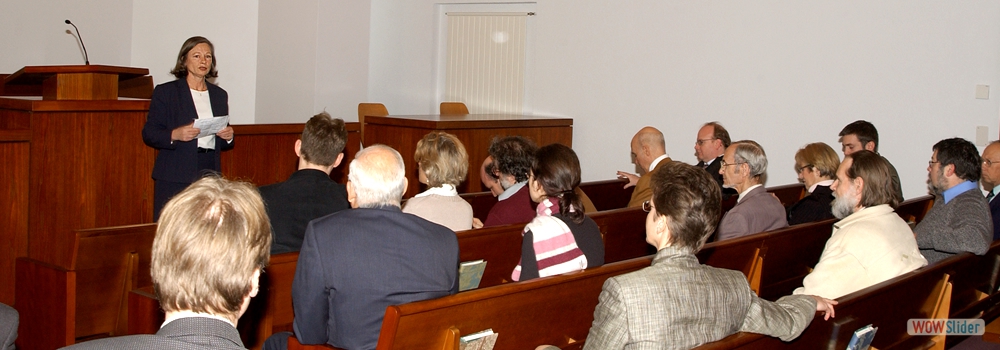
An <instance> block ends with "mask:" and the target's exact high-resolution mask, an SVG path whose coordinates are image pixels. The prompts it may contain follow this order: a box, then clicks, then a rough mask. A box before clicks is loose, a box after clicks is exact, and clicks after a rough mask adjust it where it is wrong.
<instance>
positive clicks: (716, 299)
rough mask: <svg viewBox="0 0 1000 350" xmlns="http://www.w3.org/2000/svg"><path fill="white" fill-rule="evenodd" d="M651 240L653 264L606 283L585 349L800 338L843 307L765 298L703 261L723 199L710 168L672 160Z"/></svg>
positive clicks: (659, 182) (656, 198)
mask: <svg viewBox="0 0 1000 350" xmlns="http://www.w3.org/2000/svg"><path fill="white" fill-rule="evenodd" d="M650 182H651V186H652V188H653V195H652V198H651V199H650V201H649V206H648V207H647V208H649V209H650V210H649V215H648V217H647V218H646V242H649V243H650V244H652V245H654V246H656V248H657V252H656V257H654V258H653V264H652V265H651V266H650V267H647V268H644V269H642V270H639V271H636V272H632V273H627V274H624V275H619V276H615V277H611V278H608V279H607V280H606V281H605V282H604V287H603V289H602V291H601V296H600V298H599V304H598V305H597V309H596V310H594V323H593V325H592V326H591V328H590V334H589V335H588V336H587V341H586V343H584V349H602V350H603V349H626V348H628V349H632V348H643V349H667V348H670V349H688V348H692V347H695V346H698V345H701V344H704V343H707V342H711V341H716V340H719V339H722V338H724V337H726V336H728V335H730V334H733V333H736V332H754V333H762V334H766V335H770V336H775V337H779V338H781V339H782V340H785V341H789V340H792V339H795V338H796V337H798V336H799V334H801V333H802V331H803V330H804V329H805V328H806V326H808V325H809V323H810V322H811V321H812V319H813V316H814V315H815V311H822V312H824V313H825V314H826V317H825V318H826V319H829V318H830V317H833V311H834V310H833V305H836V304H837V302H836V301H833V300H827V299H823V298H820V297H815V296H802V295H795V296H785V297H782V298H781V299H778V301H776V302H771V301H767V300H764V299H761V298H759V297H757V295H756V294H754V292H753V291H751V290H750V285H749V284H748V283H747V279H746V276H744V275H743V274H742V273H740V272H739V271H733V270H725V269H719V268H714V267H710V266H706V265H702V264H700V263H698V257H697V256H695V253H697V252H698V250H700V249H701V247H702V245H704V244H705V240H707V239H708V237H709V236H710V235H711V234H712V232H713V231H715V223H716V220H718V217H719V210H720V206H721V204H720V202H721V201H722V195H721V191H720V190H719V185H718V184H717V183H716V182H715V180H714V179H712V177H711V176H709V174H708V173H706V172H705V170H703V169H701V168H698V167H695V166H692V165H688V164H684V163H681V162H669V163H668V164H666V165H664V166H663V167H662V168H660V170H658V171H657V172H656V173H655V174H653V177H652V179H651V181H650Z"/></svg>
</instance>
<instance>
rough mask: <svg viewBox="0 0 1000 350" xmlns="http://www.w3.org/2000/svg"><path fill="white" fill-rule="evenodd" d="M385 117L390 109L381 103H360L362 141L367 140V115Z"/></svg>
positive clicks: (359, 121) (359, 114) (359, 116)
mask: <svg viewBox="0 0 1000 350" xmlns="http://www.w3.org/2000/svg"><path fill="white" fill-rule="evenodd" d="M368 115H371V116H377V117H384V116H387V115H389V110H388V109H386V108H385V105H383V104H381V103H359V104H358V124H360V125H361V143H362V144H364V143H366V142H365V116H368Z"/></svg>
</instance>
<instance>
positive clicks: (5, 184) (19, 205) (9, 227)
mask: <svg viewBox="0 0 1000 350" xmlns="http://www.w3.org/2000/svg"><path fill="white" fill-rule="evenodd" d="M29 139H30V133H29V132H27V131H26V130H0V160H2V162H3V165H0V213H3V215H0V281H14V278H15V276H14V265H15V264H14V262H15V261H16V259H17V258H20V257H26V256H28V163H29V144H28V140H29ZM0 303H4V304H7V305H13V304H14V284H13V283H0Z"/></svg>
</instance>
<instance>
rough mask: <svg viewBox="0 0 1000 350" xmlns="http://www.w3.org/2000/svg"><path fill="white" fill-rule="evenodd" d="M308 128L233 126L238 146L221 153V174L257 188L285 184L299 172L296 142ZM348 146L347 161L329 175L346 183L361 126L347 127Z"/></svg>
mask: <svg viewBox="0 0 1000 350" xmlns="http://www.w3.org/2000/svg"><path fill="white" fill-rule="evenodd" d="M304 127H305V124H259V125H233V132H234V133H235V135H236V140H235V141H234V142H236V144H235V145H234V146H233V149H231V150H229V151H225V152H222V173H223V175H225V176H226V177H227V178H229V179H238V180H243V181H248V182H250V183H253V184H254V185H256V186H264V185H270V184H273V183H276V182H281V181H285V180H287V179H288V177H289V176H291V175H292V173H294V172H295V171H296V170H297V169H298V157H297V156H296V155H295V140H298V139H299V137H300V136H301V135H302V129H303V128H304ZM345 127H346V129H347V144H346V145H345V147H344V160H343V161H342V162H341V164H340V166H338V167H336V168H334V169H333V171H332V172H330V178H332V179H333V180H334V181H337V182H339V183H345V182H347V165H348V164H350V160H351V159H354V154H355V153H357V151H358V149H359V148H360V143H361V135H360V131H359V126H358V123H354V122H351V123H345Z"/></svg>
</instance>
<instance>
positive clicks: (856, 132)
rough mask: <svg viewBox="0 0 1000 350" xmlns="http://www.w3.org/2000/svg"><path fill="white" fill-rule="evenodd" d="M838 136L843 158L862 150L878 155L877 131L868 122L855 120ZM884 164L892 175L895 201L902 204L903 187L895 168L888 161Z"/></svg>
mask: <svg viewBox="0 0 1000 350" xmlns="http://www.w3.org/2000/svg"><path fill="white" fill-rule="evenodd" d="M838 135H839V136H840V144H841V146H843V148H842V149H841V150H842V151H844V157H847V156H849V155H851V153H854V152H857V151H862V150H865V151H872V152H875V154H878V129H875V125H873V124H872V123H869V122H868V121H865V120H857V121H855V122H853V123H850V124H847V126H845V127H844V128H843V129H841V130H840V134H838ZM879 156H881V155H879ZM882 159H885V157H882ZM885 162H886V163H888V164H889V173H890V174H891V175H892V181H893V182H892V188H893V193H895V195H896V197H897V198H896V199H897V200H898V201H900V202H902V201H903V186H902V185H901V184H900V182H899V174H898V173H896V167H894V166H892V163H890V162H889V160H888V159H886V160H885Z"/></svg>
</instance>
